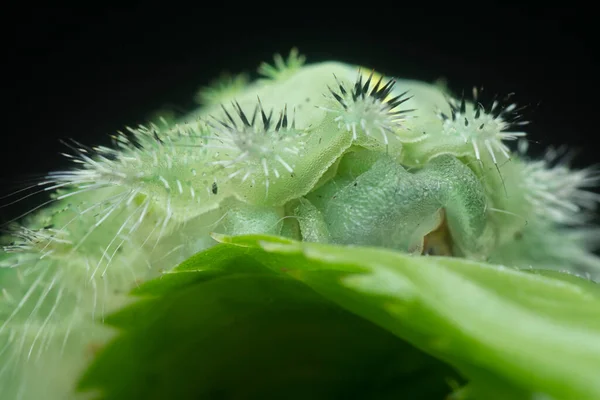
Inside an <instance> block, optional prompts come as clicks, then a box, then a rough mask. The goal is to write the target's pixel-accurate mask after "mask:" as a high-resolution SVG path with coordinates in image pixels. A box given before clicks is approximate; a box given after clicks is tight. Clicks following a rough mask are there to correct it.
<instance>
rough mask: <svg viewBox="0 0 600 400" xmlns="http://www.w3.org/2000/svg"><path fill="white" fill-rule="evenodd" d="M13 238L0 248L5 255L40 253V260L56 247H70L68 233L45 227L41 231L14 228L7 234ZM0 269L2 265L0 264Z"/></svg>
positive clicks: (21, 227) (23, 227) (20, 227)
mask: <svg viewBox="0 0 600 400" xmlns="http://www.w3.org/2000/svg"><path fill="white" fill-rule="evenodd" d="M8 235H9V237H11V238H13V239H14V241H12V242H11V243H10V244H8V245H6V246H3V247H0V249H1V250H3V251H5V252H7V253H26V252H33V251H40V252H41V254H42V255H41V256H40V257H41V258H44V257H45V256H47V255H49V254H50V253H52V252H54V251H55V248H54V247H55V246H56V245H61V244H62V245H70V244H72V242H71V241H70V240H69V239H68V233H67V232H66V231H64V230H60V229H54V228H52V227H46V228H43V229H30V228H28V227H26V226H19V227H16V228H14V229H12V230H10V231H9V232H8ZM0 267H2V265H1V264H0Z"/></svg>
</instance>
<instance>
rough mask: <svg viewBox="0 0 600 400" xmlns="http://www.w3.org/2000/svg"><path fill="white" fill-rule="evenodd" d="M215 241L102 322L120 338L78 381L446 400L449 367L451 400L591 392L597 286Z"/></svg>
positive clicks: (212, 391) (139, 388) (121, 387)
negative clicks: (141, 297) (460, 385)
mask: <svg viewBox="0 0 600 400" xmlns="http://www.w3.org/2000/svg"><path fill="white" fill-rule="evenodd" d="M215 239H217V240H219V241H220V242H221V244H219V245H217V246H216V247H214V248H212V249H209V250H207V251H206V252H203V253H199V254H198V255H196V256H194V257H192V258H191V259H189V260H188V261H186V262H185V263H183V264H182V265H181V266H179V267H178V268H176V269H175V270H174V271H173V272H171V273H169V274H168V276H169V278H167V279H159V280H155V281H151V282H149V283H147V284H146V285H143V286H142V287H141V288H140V289H138V290H137V293H139V294H144V295H145V296H152V297H150V298H148V297H147V298H146V299H145V300H142V301H140V302H137V303H134V304H133V305H132V306H130V307H128V308H126V309H124V310H123V311H121V312H120V313H118V314H116V315H114V316H113V317H112V318H111V319H110V320H109V322H110V323H112V324H113V325H115V326H118V327H119V328H121V329H122V330H123V332H122V334H121V335H120V336H119V337H118V338H117V340H115V341H114V342H113V343H111V344H110V345H109V346H108V347H107V348H106V350H105V351H104V352H102V353H101V354H100V356H99V357H98V358H97V360H96V361H95V363H94V364H92V366H91V367H90V369H89V370H88V371H87V374H86V375H85V376H84V377H83V379H82V381H81V388H82V389H94V388H95V389H101V390H102V391H103V393H104V394H103V396H101V398H103V399H115V400H120V399H137V398H147V399H153V398H156V399H158V398H183V399H187V398H195V399H198V398H207V399H212V398H286V399H287V398H348V397H350V396H351V397H353V398H356V396H358V397H368V398H378V399H379V398H386V396H389V398H392V397H394V396H395V398H410V399H417V398H422V399H429V398H432V399H433V398H436V399H440V398H443V397H444V395H445V394H448V393H449V392H451V390H450V388H449V386H448V384H447V382H448V381H451V382H452V381H454V382H459V381H460V380H461V378H458V377H457V376H456V375H453V374H452V372H451V371H450V370H448V369H447V368H446V365H449V366H452V367H453V369H454V370H456V371H458V372H459V373H460V374H461V375H462V377H464V378H465V379H466V380H467V381H468V384H467V386H466V387H463V388H461V389H459V390H456V391H455V393H454V395H453V397H452V398H455V399H480V400H483V399H485V400H487V399H492V400H493V399H503V400H504V399H509V398H510V399H531V398H536V399H538V398H539V399H578V400H579V399H597V398H600V380H598V379H597V375H598V371H600V288H599V285H597V284H594V283H591V282H589V281H585V280H583V279H580V278H576V277H573V276H570V275H564V274H559V273H555V272H553V273H548V272H545V271H540V272H537V271H518V270H515V269H510V268H506V267H501V266H495V265H490V264H485V263H477V262H472V261H467V260H464V259H458V258H442V257H414V256H409V255H406V254H402V253H398V252H393V251H389V250H382V249H375V248H362V247H351V246H333V245H324V244H316V243H301V242H295V241H291V240H287V239H282V238H279V237H269V236H243V237H224V236H219V237H215ZM165 276H167V275H165ZM176 277H177V278H176ZM163 278H164V277H163ZM409 344H410V345H409ZM123 360H126V362H124V361H123ZM456 385H458V383H455V386H456ZM455 389H458V388H457V387H455Z"/></svg>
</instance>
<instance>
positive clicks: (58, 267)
mask: <svg viewBox="0 0 600 400" xmlns="http://www.w3.org/2000/svg"><path fill="white" fill-rule="evenodd" d="M260 72H261V74H262V75H263V78H262V79H259V80H257V81H255V82H253V83H248V82H247V81H246V80H245V79H233V80H232V81H231V85H230V86H227V85H225V86H223V85H222V84H221V86H220V88H218V89H213V90H212V91H210V90H205V91H204V92H203V95H202V96H199V98H200V99H201V100H202V102H203V104H202V107H200V108H199V109H198V110H196V111H194V112H192V113H190V114H188V115H186V116H184V117H183V118H181V119H179V120H177V121H167V120H163V121H162V122H160V123H151V124H149V125H147V126H139V127H137V128H127V129H125V130H124V131H123V132H119V133H118V134H117V135H115V136H114V137H113V139H114V146H113V147H110V148H109V147H92V148H90V147H86V146H83V145H79V144H74V145H73V146H72V150H73V153H72V154H70V155H69V157H70V158H72V159H73V161H74V162H76V163H77V166H76V167H74V168H73V169H70V170H65V171H58V172H54V173H50V174H48V175H47V177H46V179H45V180H44V181H43V182H40V183H39V185H38V186H37V187H36V188H34V189H32V190H40V191H43V192H49V191H50V192H52V198H51V199H50V200H49V201H47V202H46V203H44V204H43V207H39V208H38V209H36V210H34V212H32V213H29V214H27V215H26V216H24V217H23V218H21V219H19V220H18V221H15V222H12V223H11V224H9V225H7V226H6V227H5V228H6V229H7V230H8V233H7V234H6V235H5V236H4V237H3V239H2V244H3V247H2V251H1V253H0V267H1V268H0V392H1V394H2V396H1V397H2V398H7V399H38V398H44V399H50V400H52V399H61V400H62V399H69V398H73V399H75V398H85V396H84V395H82V394H76V393H75V392H74V391H73V387H74V385H75V383H76V381H77V377H78V376H79V374H80V373H81V372H82V371H83V369H84V367H85V365H86V364H87V363H88V362H89V361H90V359H91V357H93V350H94V349H95V348H96V347H97V346H98V345H101V344H102V343H105V342H106V341H107V340H108V339H109V338H110V337H111V335H112V334H113V332H112V331H110V330H108V329H107V328H105V327H103V325H102V320H103V316H104V315H106V314H107V313H109V312H111V311H114V310H116V309H118V308H119V307H122V306H123V305H125V304H127V302H128V301H129V299H128V297H127V293H128V291H129V290H130V289H132V288H133V287H135V285H137V284H139V283H140V282H143V281H145V280H147V279H150V278H153V277H156V276H159V275H160V274H161V273H162V272H164V271H167V270H169V269H170V268H172V267H174V266H175V265H177V264H178V263H179V262H181V261H183V260H185V259H186V258H188V257H190V256H191V255H193V254H194V253H196V252H198V251H200V250H203V249H206V248H207V247H209V246H212V245H213V244H214V243H215V242H214V241H213V239H212V238H211V236H210V235H211V233H212V232H218V233H225V234H230V235H237V234H246V233H269V234H275V235H283V236H288V237H292V238H295V239H298V240H305V241H321V242H330V243H337V244H341V245H347V244H358V245H369V246H384V247H389V248H393V249H396V250H398V251H403V252H410V253H413V254H415V255H417V256H418V255H427V254H437V255H452V256H457V257H467V258H473V259H480V260H487V261H489V262H493V263H501V264H505V265H508V266H514V267H519V268H527V267H539V268H553V269H559V270H568V271H571V272H573V273H578V274H587V275H588V276H590V275H591V276H592V277H598V276H600V260H599V259H598V258H597V257H596V256H594V255H593V254H592V253H591V251H592V250H593V247H594V246H596V245H597V244H598V243H597V242H598V240H597V239H595V238H598V237H600V235H598V231H597V230H594V229H596V228H594V227H590V224H589V221H590V218H589V217H590V215H592V214H593V211H594V210H595V207H596V205H597V203H598V202H599V200H600V198H599V196H598V194H595V193H594V192H592V191H591V190H590V189H591V188H592V187H594V186H595V185H597V183H598V180H599V175H598V173H597V172H596V171H594V170H592V169H584V170H572V169H570V168H569V166H568V165H566V164H564V163H562V162H561V160H560V158H559V157H557V156H556V155H552V154H549V157H547V158H546V159H543V160H529V159H528V157H527V156H526V154H525V153H524V151H520V152H519V151H516V152H515V151H513V150H512V149H511V148H510V147H509V145H510V144H511V143H516V141H517V139H519V138H522V137H524V136H525V132H524V131H523V130H522V129H523V127H524V126H525V125H526V122H525V121H523V120H522V110H521V109H520V108H519V107H517V106H516V105H515V104H513V103H505V102H504V99H492V100H491V101H490V102H489V103H484V102H483V101H482V100H481V98H480V95H481V93H480V92H479V91H474V94H473V98H472V99H470V100H468V99H466V98H465V97H462V98H454V97H452V96H451V95H450V94H448V93H446V92H445V91H443V90H442V89H440V88H438V87H436V86H434V85H430V84H427V83H423V82H417V81H411V80H399V79H393V78H389V77H385V76H382V75H380V74H378V73H375V72H371V71H369V70H365V69H361V68H358V67H356V66H353V65H347V64H343V63H339V62H323V63H318V64H312V65H310V64H309V65H305V64H304V58H303V57H302V56H300V55H299V54H298V53H297V51H293V52H292V53H291V55H290V58H289V59H288V60H283V59H282V58H281V57H277V58H276V63H275V66H271V65H268V64H263V65H262V66H261V67H260ZM17 195H19V194H15V196H17ZM594 239H595V240H594Z"/></svg>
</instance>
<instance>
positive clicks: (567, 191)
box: [522, 148, 600, 225]
mask: <svg viewBox="0 0 600 400" xmlns="http://www.w3.org/2000/svg"><path fill="white" fill-rule="evenodd" d="M566 156H567V154H564V153H563V152H562V151H557V150H555V149H553V148H551V149H549V150H548V151H547V153H546V156H545V157H544V158H543V159H541V160H537V161H530V162H527V163H526V164H524V166H523V170H522V177H523V191H524V192H525V193H526V194H525V197H526V199H527V200H528V201H529V202H530V203H531V205H532V206H533V207H532V208H533V210H534V212H535V213H536V214H537V215H538V216H539V217H540V218H543V219H545V220H550V221H552V222H555V223H558V224H566V225H576V224H583V223H586V222H588V221H589V220H590V219H591V218H593V216H594V212H595V210H596V209H597V207H598V205H599V204H600V194H599V193H595V192H593V191H592V190H593V189H595V188H597V187H598V186H599V185H600V170H598V169H593V168H585V169H579V170H575V169H571V168H570V167H569V165H568V157H566Z"/></svg>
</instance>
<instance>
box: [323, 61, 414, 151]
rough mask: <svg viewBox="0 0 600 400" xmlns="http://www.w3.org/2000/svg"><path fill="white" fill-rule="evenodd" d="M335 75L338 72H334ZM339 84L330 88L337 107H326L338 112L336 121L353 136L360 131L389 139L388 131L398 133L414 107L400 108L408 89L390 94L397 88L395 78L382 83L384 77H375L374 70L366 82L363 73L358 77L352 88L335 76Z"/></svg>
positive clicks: (327, 109) (385, 141)
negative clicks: (394, 94) (393, 95)
mask: <svg viewBox="0 0 600 400" xmlns="http://www.w3.org/2000/svg"><path fill="white" fill-rule="evenodd" d="M334 77H335V75H334ZM335 80H336V84H337V88H336V89H332V88H329V93H330V94H331V96H332V97H333V99H334V100H335V102H336V104H337V106H338V107H336V108H326V107H322V108H323V109H324V110H326V111H328V112H333V113H335V114H339V115H338V116H337V117H336V118H335V121H336V122H337V123H338V126H339V127H340V128H345V129H346V131H347V132H352V138H353V139H354V140H356V139H358V136H359V133H360V132H363V133H364V134H365V135H367V136H373V135H375V134H378V135H381V139H382V140H383V143H384V144H386V145H387V144H388V143H389V139H388V135H389V134H392V135H394V134H396V133H397V130H398V129H400V128H401V127H402V122H403V121H404V120H405V119H406V118H407V114H408V113H410V112H411V111H413V110H408V109H400V108H399V106H400V105H401V104H403V103H404V102H406V101H407V100H409V99H410V97H407V96H406V94H407V92H404V93H401V94H399V95H397V96H395V97H390V95H391V93H392V91H393V90H394V85H395V84H396V82H395V80H393V79H391V80H389V81H388V82H387V83H385V84H383V83H382V80H383V77H380V78H379V79H378V80H377V82H375V83H374V81H373V72H372V73H371V75H370V76H369V77H368V78H367V79H366V81H364V82H363V75H362V74H361V73H360V71H359V74H358V78H357V79H356V82H355V83H354V86H353V87H352V88H347V87H345V85H344V84H343V83H341V82H340V81H339V80H338V79H337V77H335Z"/></svg>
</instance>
